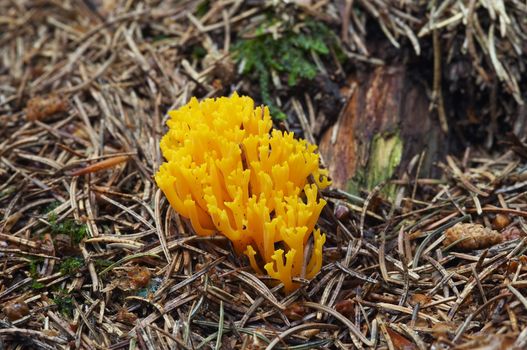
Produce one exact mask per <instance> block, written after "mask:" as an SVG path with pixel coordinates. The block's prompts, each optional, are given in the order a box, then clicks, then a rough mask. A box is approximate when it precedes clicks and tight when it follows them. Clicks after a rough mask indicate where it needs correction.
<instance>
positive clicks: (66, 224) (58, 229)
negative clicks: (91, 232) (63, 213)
mask: <svg viewBox="0 0 527 350" xmlns="http://www.w3.org/2000/svg"><path fill="white" fill-rule="evenodd" d="M48 218H49V223H50V229H51V234H52V235H58V234H64V235H68V236H70V237H71V241H72V242H73V243H74V244H79V243H80V242H81V241H82V240H83V239H84V237H86V234H87V232H88V228H87V227H86V225H84V224H78V223H77V222H75V220H72V219H66V220H63V221H62V222H60V223H59V222H57V214H55V213H54V212H52V213H50V214H49V215H48Z"/></svg>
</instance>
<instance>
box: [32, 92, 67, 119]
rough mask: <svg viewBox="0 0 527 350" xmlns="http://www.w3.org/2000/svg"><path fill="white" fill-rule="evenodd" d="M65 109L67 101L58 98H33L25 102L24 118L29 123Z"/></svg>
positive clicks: (53, 96)
mask: <svg viewBox="0 0 527 350" xmlns="http://www.w3.org/2000/svg"><path fill="white" fill-rule="evenodd" d="M67 109H68V103H67V101H66V100H65V99H63V98H61V97H59V96H56V95H49V96H46V97H41V96H35V97H33V98H32V99H30V100H29V101H28V102H27V105H26V117H27V119H28V120H31V121H34V120H43V119H46V118H48V117H51V116H52V115H54V114H56V113H59V112H64V111H66V110H67Z"/></svg>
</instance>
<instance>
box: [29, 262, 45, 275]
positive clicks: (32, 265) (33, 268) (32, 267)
mask: <svg viewBox="0 0 527 350" xmlns="http://www.w3.org/2000/svg"><path fill="white" fill-rule="evenodd" d="M28 259H29V276H30V277H32V278H37V277H38V271H37V270H38V264H40V263H41V262H43V261H44V259H42V258H39V257H29V258H28Z"/></svg>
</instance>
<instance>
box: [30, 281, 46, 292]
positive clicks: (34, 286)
mask: <svg viewBox="0 0 527 350" xmlns="http://www.w3.org/2000/svg"><path fill="white" fill-rule="evenodd" d="M45 286H46V285H45V284H44V283H40V282H37V281H35V280H33V282H31V288H32V289H37V290H38V289H42V288H44V287H45Z"/></svg>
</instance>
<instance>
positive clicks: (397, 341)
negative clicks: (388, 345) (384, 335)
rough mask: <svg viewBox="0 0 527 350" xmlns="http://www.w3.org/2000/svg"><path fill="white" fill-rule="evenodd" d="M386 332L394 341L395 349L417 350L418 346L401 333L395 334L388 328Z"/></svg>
mask: <svg viewBox="0 0 527 350" xmlns="http://www.w3.org/2000/svg"><path fill="white" fill-rule="evenodd" d="M386 331H387V332H388V334H389V335H390V338H391V340H392V344H393V347H394V348H395V349H396V350H414V349H417V346H416V345H415V344H414V343H412V342H411V341H409V340H408V339H406V338H405V337H403V336H402V335H400V334H399V333H397V332H395V331H394V330H392V329H390V328H386Z"/></svg>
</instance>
